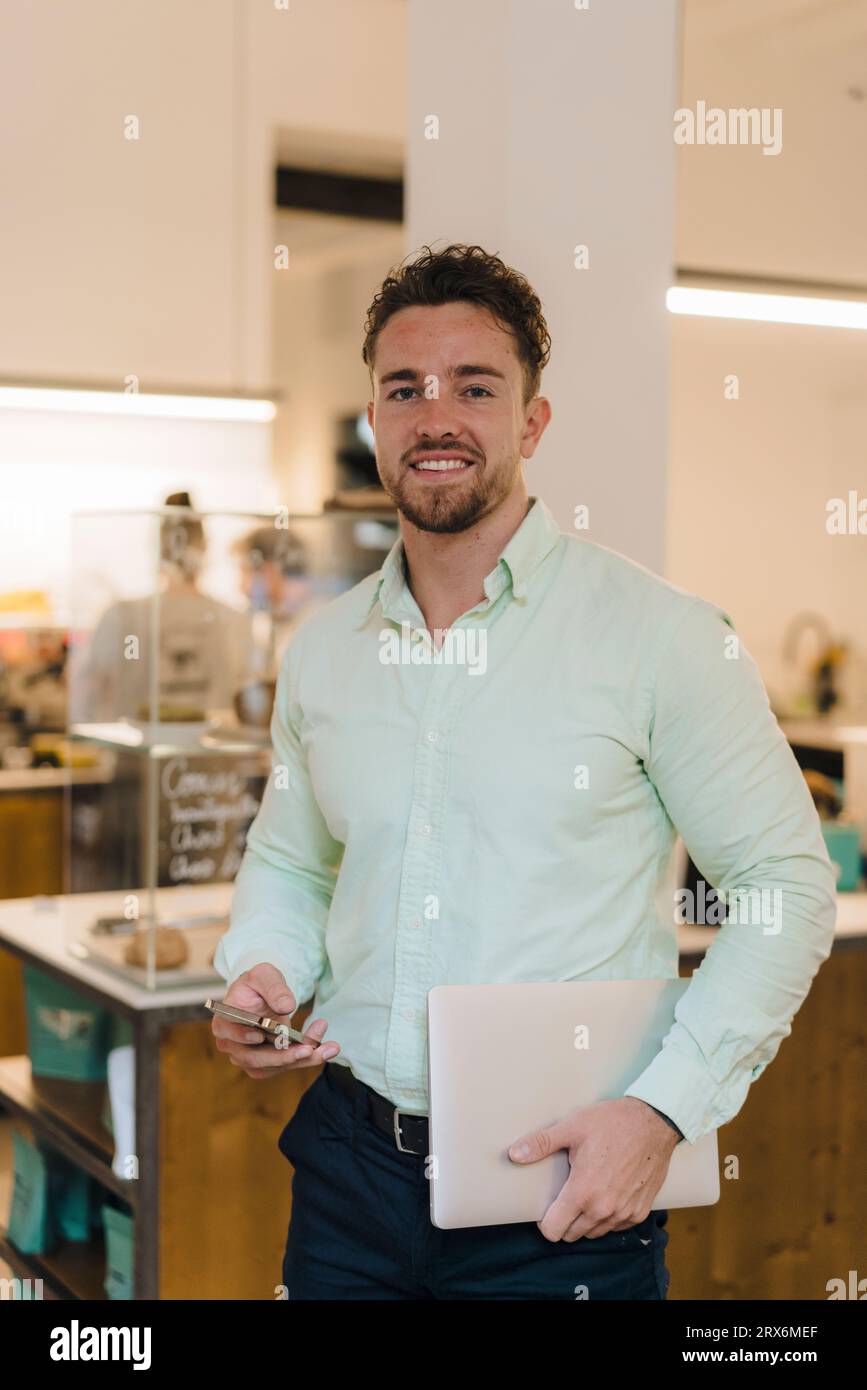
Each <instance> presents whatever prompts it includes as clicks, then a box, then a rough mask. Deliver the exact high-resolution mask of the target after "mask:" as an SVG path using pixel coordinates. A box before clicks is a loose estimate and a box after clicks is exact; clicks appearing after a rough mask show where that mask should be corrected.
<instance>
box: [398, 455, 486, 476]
mask: <svg viewBox="0 0 867 1390" xmlns="http://www.w3.org/2000/svg"><path fill="white" fill-rule="evenodd" d="M472 467H473V460H472V459H467V458H461V457H460V456H458V455H456V456H453V457H449V456H448V455H446V456H445V457H444V458H443V457H440V458H425V459H417V460H416V462H415V463H411V464H410V468H412V469H414V471H415V472H416V473H445V474H449V473H461V472H463V471H465V470H466V469H467V468H472Z"/></svg>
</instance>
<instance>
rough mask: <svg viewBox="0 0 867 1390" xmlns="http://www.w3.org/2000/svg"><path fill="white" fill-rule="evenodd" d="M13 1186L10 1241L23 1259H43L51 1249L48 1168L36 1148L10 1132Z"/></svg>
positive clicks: (53, 1238)
mask: <svg viewBox="0 0 867 1390" xmlns="http://www.w3.org/2000/svg"><path fill="white" fill-rule="evenodd" d="M12 1155H13V1159H12V1162H13V1170H14V1177H13V1186H12V1207H11V1209H10V1212H9V1239H10V1241H11V1242H12V1244H13V1245H14V1246H15V1247H16V1249H17V1250H20V1251H21V1253H22V1255H44V1254H46V1253H47V1252H48V1251H50V1250H52V1249H53V1248H54V1245H55V1244H56V1241H55V1234H54V1231H53V1230H52V1225H51V1214H50V1210H49V1194H48V1164H47V1162H46V1159H45V1155H44V1153H42V1152H41V1151H40V1150H39V1149H38V1148H37V1147H36V1145H35V1144H31V1143H30V1140H29V1139H26V1138H25V1137H24V1135H23V1134H20V1133H19V1132H18V1130H17V1129H13V1131H12Z"/></svg>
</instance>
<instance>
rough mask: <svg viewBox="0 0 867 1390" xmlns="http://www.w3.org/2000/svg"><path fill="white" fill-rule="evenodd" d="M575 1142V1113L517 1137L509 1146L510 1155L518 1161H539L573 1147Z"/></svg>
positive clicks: (513, 1159)
mask: <svg viewBox="0 0 867 1390" xmlns="http://www.w3.org/2000/svg"><path fill="white" fill-rule="evenodd" d="M574 1143H575V1123H574V1115H572V1116H568V1117H567V1118H566V1119H563V1120H558V1121H556V1122H555V1123H554V1124H552V1125H546V1127H545V1128H544V1129H537V1130H534V1131H533V1132H532V1133H531V1134H524V1135H522V1136H521V1138H520V1139H516V1140H515V1142H514V1144H512V1145H511V1146H510V1148H509V1157H510V1158H511V1159H512V1161H513V1162H516V1163H538V1162H539V1160H540V1159H542V1158H547V1157H548V1155H549V1154H552V1153H556V1152H557V1150H558V1149H568V1148H571V1147H572V1145H573V1144H574Z"/></svg>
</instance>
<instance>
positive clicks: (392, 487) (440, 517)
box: [378, 455, 518, 535]
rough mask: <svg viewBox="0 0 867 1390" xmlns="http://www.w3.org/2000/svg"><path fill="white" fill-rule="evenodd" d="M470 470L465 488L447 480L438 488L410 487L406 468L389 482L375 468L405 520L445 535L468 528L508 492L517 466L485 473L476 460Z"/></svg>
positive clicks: (420, 528)
mask: <svg viewBox="0 0 867 1390" xmlns="http://www.w3.org/2000/svg"><path fill="white" fill-rule="evenodd" d="M431 457H432V458H433V457H436V456H435V455H431ZM378 471H379V470H378ZM472 471H473V473H474V475H475V476H474V477H472V478H471V479H469V480H468V481H469V482H470V487H468V488H463V487H462V488H458V487H454V486H453V485H451V484H446V485H445V486H443V487H441V488H438V487H434V486H431V485H430V484H428V483H422V484H421V485H420V486H419V487H418V488H416V489H415V490H414V489H413V485H412V478H411V474H410V472H409V471H406V472H402V473H401V474H400V477H399V478H398V479H397V481H396V482H391V481H390V480H389V479H388V478H386V477H385V476H384V474H383V473H382V472H381V471H379V479H380V482H381V483H382V486H383V488H384V489H385V491H386V492H387V493H388V495H389V497H390V498H391V499H392V501H393V502H394V504H395V506H396V507H397V509H398V511H399V512H400V513H401V514H402V515H403V516H405V517H406V519H407V521H411V522H412V524H413V526H417V527H418V529H419V531H432V532H436V533H438V534H440V535H445V534H450V533H458V532H460V531H468V530H469V528H470V527H471V526H473V525H475V523H476V522H477V521H478V520H479V518H480V517H481V516H484V515H485V514H486V513H487V512H489V511H492V510H493V508H494V507H495V506H496V505H497V503H498V502H501V501H502V500H503V498H504V497H506V496H508V494H509V493H510V492H511V490H512V487H513V485H514V481H515V477H516V475H517V472H518V466H517V465H516V466H515V467H514V468H512V469H511V470H509V471H507V472H506V474H505V475H504V474H503V473H502V472H500V473H499V474H498V473H496V472H495V473H492V474H488V473H487V472H486V470H485V469H484V467H483V465H481V464H479V463H476V464H474V465H473V470H472ZM426 494H429V495H426Z"/></svg>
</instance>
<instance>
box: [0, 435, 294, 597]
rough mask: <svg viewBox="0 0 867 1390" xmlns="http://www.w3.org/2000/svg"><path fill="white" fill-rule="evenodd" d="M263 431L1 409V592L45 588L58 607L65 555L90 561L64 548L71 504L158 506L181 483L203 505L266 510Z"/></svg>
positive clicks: (269, 496) (271, 504)
mask: <svg viewBox="0 0 867 1390" xmlns="http://www.w3.org/2000/svg"><path fill="white" fill-rule="evenodd" d="M270 431H271V426H269V425H261V424H224V423H213V422H202V421H181V420H158V419H141V418H138V419H135V420H131V421H130V420H124V419H119V418H116V417H112V416H87V415H65V414H60V413H57V414H54V413H43V412H39V413H37V412H30V411H11V410H2V411H0V592H2V591H7V590H19V589H40V590H47V591H48V592H49V593H50V594H51V596H52V601H53V605H54V608H55V610H56V612H57V614H58V616H61V617H62V616H63V615H64V611H65V608H66V601H67V593H68V584H69V578H70V560H71V559H72V560H74V562H75V563H77V564H81V563H86V560H87V557H82V556H75V557H71V556H70V555H69V552H68V546H69V525H70V515H71V513H72V512H73V511H85V510H88V509H91V508H100V509H103V508H104V509H108V510H113V509H122V508H127V507H138V508H150V507H155V506H161V505H162V503H163V502H164V500H165V498H166V496H167V495H168V493H170V492H177V491H179V490H181V489H184V488H186V489H187V490H188V491H189V492H190V493H191V496H192V500H193V503H194V505H195V506H196V507H199V508H201V509H202V510H203V511H205V510H210V511H218V510H223V509H225V510H239V511H269V510H273V509H274V508H275V507H276V506H277V502H278V499H277V498H276V496H275V485H274V480H273V476H272V472H271V467H270V457H269V455H270ZM117 563H118V565H119V566H122V565H123V563H124V557H123V554H118V556H117Z"/></svg>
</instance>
